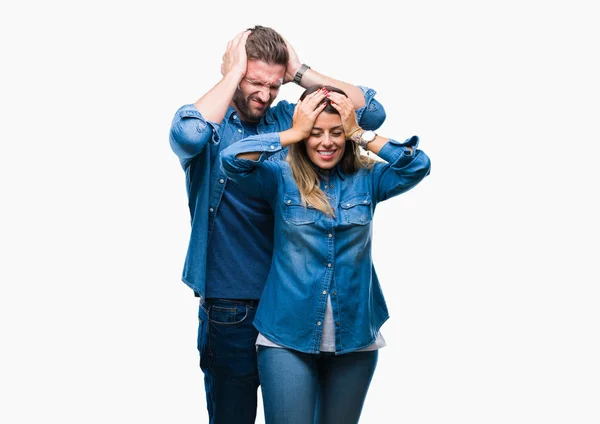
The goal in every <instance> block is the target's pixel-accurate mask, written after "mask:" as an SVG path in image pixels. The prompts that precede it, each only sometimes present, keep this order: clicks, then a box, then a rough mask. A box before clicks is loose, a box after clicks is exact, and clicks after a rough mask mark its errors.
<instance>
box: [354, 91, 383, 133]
mask: <svg viewBox="0 0 600 424" xmlns="http://www.w3.org/2000/svg"><path fill="white" fill-rule="evenodd" d="M358 88H360V89H361V90H362V92H363V96H364V97H365V103H366V104H365V105H364V106H363V107H361V108H360V109H357V110H356V118H357V119H358V125H360V126H361V128H363V129H365V130H372V131H375V130H376V129H378V128H379V127H381V125H382V124H383V123H384V122H385V118H386V113H385V109H384V108H383V105H382V104H381V103H379V102H378V101H377V100H375V94H377V92H376V91H375V90H373V89H372V88H368V87H363V86H361V85H359V86H358Z"/></svg>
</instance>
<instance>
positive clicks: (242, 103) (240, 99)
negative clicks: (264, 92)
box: [233, 90, 267, 122]
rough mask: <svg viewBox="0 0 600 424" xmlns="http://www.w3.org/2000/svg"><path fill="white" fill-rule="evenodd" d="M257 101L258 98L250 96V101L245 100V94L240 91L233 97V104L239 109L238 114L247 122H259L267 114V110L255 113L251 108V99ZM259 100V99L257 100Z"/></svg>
mask: <svg viewBox="0 0 600 424" xmlns="http://www.w3.org/2000/svg"><path fill="white" fill-rule="evenodd" d="M253 98H254V99H256V97H253V96H250V97H249V98H248V99H245V98H244V93H242V91H240V90H236V92H235V94H234V95H233V103H234V104H235V106H236V107H237V110H238V113H239V114H240V115H241V116H240V118H242V120H244V121H247V122H258V121H260V119H261V118H262V117H263V115H264V114H265V111H266V110H267V109H266V108H265V109H264V111H260V112H259V111H255V110H253V109H252V108H251V107H250V101H251V99H253ZM257 100H258V99H257Z"/></svg>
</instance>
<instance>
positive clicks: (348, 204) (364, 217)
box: [340, 193, 373, 225]
mask: <svg viewBox="0 0 600 424" xmlns="http://www.w3.org/2000/svg"><path fill="white" fill-rule="evenodd" d="M340 209H341V215H342V216H341V218H342V223H343V224H346V225H348V224H358V225H366V224H368V223H369V222H371V220H372V219H373V212H372V210H371V195H370V194H368V193H362V194H355V195H353V196H351V197H348V198H346V199H344V200H342V201H341V202H340Z"/></svg>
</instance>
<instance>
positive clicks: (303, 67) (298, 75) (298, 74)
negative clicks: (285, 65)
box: [294, 63, 310, 85]
mask: <svg viewBox="0 0 600 424" xmlns="http://www.w3.org/2000/svg"><path fill="white" fill-rule="evenodd" d="M307 69H310V66H308V65H307V64H306V63H303V64H302V65H300V68H299V69H298V70H297V71H296V74H295V75H294V82H295V83H296V84H298V85H300V81H302V76H303V75H304V73H305V72H306V70H307Z"/></svg>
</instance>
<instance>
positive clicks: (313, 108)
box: [291, 89, 327, 142]
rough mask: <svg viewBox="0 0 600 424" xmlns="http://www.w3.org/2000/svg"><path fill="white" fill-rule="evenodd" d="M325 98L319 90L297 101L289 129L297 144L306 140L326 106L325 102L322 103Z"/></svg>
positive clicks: (323, 91) (324, 94) (322, 91)
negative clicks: (295, 137) (292, 132)
mask: <svg viewBox="0 0 600 424" xmlns="http://www.w3.org/2000/svg"><path fill="white" fill-rule="evenodd" d="M325 96H326V93H325V90H323V89H321V90H317V91H315V92H314V93H310V94H309V95H308V96H306V97H305V98H304V100H298V104H296V108H295V109H294V116H293V117H292V128H291V129H292V130H293V131H294V134H295V135H296V136H297V137H298V140H297V142H298V141H301V140H304V139H306V138H308V136H309V135H310V133H311V131H312V129H313V126H314V125H315V120H316V119H317V116H319V114H320V113H321V112H322V111H323V109H324V108H325V106H326V105H327V102H324V101H323V100H325Z"/></svg>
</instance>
